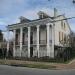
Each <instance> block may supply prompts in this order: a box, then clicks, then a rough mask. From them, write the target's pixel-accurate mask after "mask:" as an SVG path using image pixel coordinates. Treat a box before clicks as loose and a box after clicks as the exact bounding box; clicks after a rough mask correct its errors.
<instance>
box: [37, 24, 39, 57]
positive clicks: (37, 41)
mask: <svg viewBox="0 0 75 75" xmlns="http://www.w3.org/2000/svg"><path fill="white" fill-rule="evenodd" d="M37 52H38V58H39V25H38V26H37Z"/></svg>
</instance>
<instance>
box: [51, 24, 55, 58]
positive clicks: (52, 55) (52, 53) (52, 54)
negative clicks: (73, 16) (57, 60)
mask: <svg viewBox="0 0 75 75" xmlns="http://www.w3.org/2000/svg"><path fill="white" fill-rule="evenodd" d="M54 35H55V34H54V25H52V51H51V57H52V58H54Z"/></svg>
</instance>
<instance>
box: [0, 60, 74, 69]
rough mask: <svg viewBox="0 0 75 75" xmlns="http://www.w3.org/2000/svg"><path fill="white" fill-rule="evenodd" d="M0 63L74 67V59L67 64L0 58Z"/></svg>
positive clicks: (58, 67) (59, 67)
mask: <svg viewBox="0 0 75 75" xmlns="http://www.w3.org/2000/svg"><path fill="white" fill-rule="evenodd" d="M0 64H2V65H4V64H5V65H22V66H23V65H24V67H25V66H26V67H27V66H28V67H33V66H34V68H37V67H38V66H39V67H41V66H43V67H45V68H47V67H48V68H53V69H60V70H62V69H75V59H74V60H72V61H71V62H70V63H68V64H64V63H50V62H33V61H22V60H0Z"/></svg>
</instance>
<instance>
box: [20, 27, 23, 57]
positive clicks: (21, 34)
mask: <svg viewBox="0 0 75 75" xmlns="http://www.w3.org/2000/svg"><path fill="white" fill-rule="evenodd" d="M22 36H23V28H22V27H21V28H20V57H21V52H22Z"/></svg>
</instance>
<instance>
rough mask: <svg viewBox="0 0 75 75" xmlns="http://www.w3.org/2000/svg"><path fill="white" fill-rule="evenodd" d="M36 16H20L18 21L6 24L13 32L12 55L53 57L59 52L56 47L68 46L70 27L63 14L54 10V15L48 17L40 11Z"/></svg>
mask: <svg viewBox="0 0 75 75" xmlns="http://www.w3.org/2000/svg"><path fill="white" fill-rule="evenodd" d="M38 16H39V19H36V20H29V19H27V18H24V17H20V23H17V24H12V25H8V30H9V31H13V34H14V41H13V57H28V58H30V57H38V58H39V57H45V56H48V57H50V58H54V57H55V56H56V55H57V53H58V52H59V49H57V48H64V47H66V46H69V45H68V44H69V41H67V40H69V34H70V32H71V29H70V26H69V24H68V22H67V20H65V18H66V17H65V16H64V15H57V12H56V11H54V16H53V17H50V16H49V15H47V14H46V13H44V12H42V11H40V12H39V13H38ZM65 41H66V43H64V42H65ZM7 49H8V50H9V42H8V45H7Z"/></svg>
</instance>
